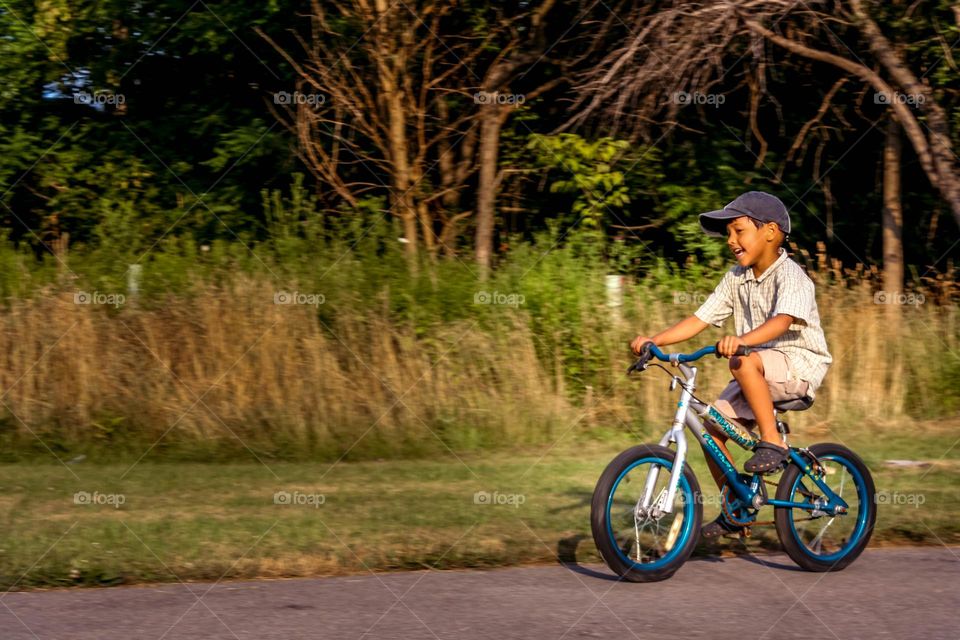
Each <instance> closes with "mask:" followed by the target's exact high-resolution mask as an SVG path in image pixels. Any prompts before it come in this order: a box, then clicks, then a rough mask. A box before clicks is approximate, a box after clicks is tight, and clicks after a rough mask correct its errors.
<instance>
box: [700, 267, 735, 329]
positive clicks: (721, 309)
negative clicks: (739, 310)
mask: <svg viewBox="0 0 960 640" xmlns="http://www.w3.org/2000/svg"><path fill="white" fill-rule="evenodd" d="M693 315H695V316H697V317H698V318H700V319H701V320H703V321H704V322H706V323H707V324H712V325H713V326H715V327H719V326H720V325H722V324H723V321H724V320H726V319H727V318H729V317H730V316H731V315H733V272H732V271H727V273H725V274H724V276H723V279H721V280H720V284H718V285H717V288H716V289H714V290H713V293H711V294H710V297H709V298H707V300H706V301H705V302H704V303H703V304H702V305H700V308H699V309H697V310H696V311H694V313H693Z"/></svg>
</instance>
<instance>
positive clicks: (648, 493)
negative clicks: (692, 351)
mask: <svg viewBox="0 0 960 640" xmlns="http://www.w3.org/2000/svg"><path fill="white" fill-rule="evenodd" d="M693 371H694V372H696V368H693ZM676 382H677V378H674V382H673V383H671V385H670V387H671V389H673V387H674V386H675V385H676ZM692 393H693V390H692V384H691V383H686V384H683V391H682V392H681V393H680V401H679V402H678V403H677V413H676V415H675V416H674V418H673V426H672V427H671V428H670V430H669V431H667V433H665V434H664V436H663V438H661V439H660V446H663V447H666V446H668V445H669V444H670V443H671V442H673V443H676V445H677V455H676V456H675V457H674V459H673V469H672V470H671V471H670V484H669V485H667V489H666V494H665V495H661V496H658V497H657V505H656V506H657V509H658V510H659V512H660V513H658V514H656V515H662V514H664V513H671V512H673V499H674V497H676V494H677V487H679V486H680V475H681V474H682V473H683V465H684V463H685V462H686V459H687V439H686V437H684V434H683V427H684V423H685V420H686V416H687V407H688V406H689V403H690V398H691V396H692ZM659 478H660V465H656V464H654V465H651V466H650V470H649V471H648V472H647V483H646V485H645V486H644V489H643V496H642V497H641V499H640V503H639V504H638V505H637V507H638V511H640V510H642V512H643V513H650V509H651V507H652V506H653V505H652V504H651V503H652V501H653V490H654V489H655V488H656V486H657V480H658V479H659ZM661 494H662V492H661Z"/></svg>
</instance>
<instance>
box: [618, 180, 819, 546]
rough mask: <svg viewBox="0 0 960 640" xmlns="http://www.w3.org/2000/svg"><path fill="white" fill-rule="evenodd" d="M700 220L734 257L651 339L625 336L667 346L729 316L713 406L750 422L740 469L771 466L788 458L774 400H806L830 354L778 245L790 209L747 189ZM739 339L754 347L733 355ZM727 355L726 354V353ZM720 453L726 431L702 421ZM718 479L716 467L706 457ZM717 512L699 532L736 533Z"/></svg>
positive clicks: (807, 290) (795, 269) (807, 287)
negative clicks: (723, 376)
mask: <svg viewBox="0 0 960 640" xmlns="http://www.w3.org/2000/svg"><path fill="white" fill-rule="evenodd" d="M700 227H701V228H702V229H703V231H704V232H705V233H706V234H707V235H709V236H714V237H724V236H726V238H727V246H728V247H730V250H731V251H732V252H733V256H734V258H735V260H736V262H737V264H736V266H734V267H733V268H731V269H730V270H729V271H728V272H727V273H726V274H725V275H724V277H723V279H722V280H721V281H720V284H719V285H717V288H716V289H715V290H714V292H713V293H712V294H711V295H710V297H709V298H707V300H706V302H704V303H703V305H702V306H701V307H700V308H699V309H697V311H696V312H695V313H694V314H693V315H692V316H690V317H689V318H686V319H684V320H681V321H680V322H678V323H677V324H675V325H673V326H672V327H670V328H669V329H666V330H664V331H661V332H660V333H658V334H656V335H655V336H653V337H652V338H648V337H645V336H638V337H637V338H636V339H634V341H633V342H632V343H631V345H630V346H631V348H632V349H633V351H634V352H635V353H639V352H640V349H641V347H642V346H643V344H644V343H646V342H653V343H654V344H656V345H657V346H666V345H671V344H675V343H677V342H683V341H684V340H689V339H690V338H692V337H693V336H695V335H697V334H698V333H700V332H701V331H703V330H704V329H706V328H707V327H708V326H709V325H711V324H712V325H714V326H717V327H719V326H721V325H722V324H723V321H724V320H726V319H727V318H729V317H730V316H731V315H732V316H733V318H734V331H735V332H736V334H735V335H728V336H726V337H724V338H722V339H721V340H720V342H719V343H718V350H719V352H720V354H721V355H723V356H725V357H727V358H729V359H730V372H731V373H732V374H733V378H734V379H733V380H732V381H731V382H730V384H729V385H727V388H726V389H724V390H723V392H722V393H721V394H720V396H719V398H718V399H717V401H716V403H714V406H716V408H717V409H718V410H719V411H720V412H721V413H723V414H725V415H728V416H731V417H734V418H737V419H738V420H740V421H741V422H747V423H748V424H749V422H750V421H755V422H756V425H757V426H759V428H760V440H761V441H760V442H759V443H758V445H757V447H756V450H755V453H754V455H753V457H752V458H750V459H749V460H747V462H746V463H745V464H744V465H743V468H744V469H745V470H746V471H747V472H749V473H768V472H771V471H776V470H777V468H778V467H779V466H780V464H781V463H782V462H783V461H784V460H785V459H786V457H787V449H786V448H785V447H783V446H782V444H781V441H780V439H779V436H778V432H777V427H776V422H775V419H774V415H773V403H774V402H780V401H783V400H791V399H796V398H803V397H807V398H809V399H811V400H812V399H813V397H814V394H815V392H816V389H817V387H819V386H820V383H821V382H822V381H823V377H824V375H825V374H826V372H827V368H828V367H829V365H830V363H831V362H832V361H833V359H832V357H831V356H830V353H829V352H828V351H827V343H826V340H825V339H824V336H823V330H822V329H821V328H820V315H819V313H818V311H817V302H816V299H815V298H814V291H813V281H812V280H810V278H809V277H807V275H806V274H805V273H804V272H803V269H802V268H801V267H800V265H798V264H797V263H796V262H794V261H793V260H791V259H790V258H788V257H787V252H786V250H785V249H783V247H782V246H781V245H782V244H783V243H784V240H785V239H786V236H787V234H789V233H790V215H789V213H787V208H786V207H785V206H784V205H783V202H781V201H780V199H779V198H777V197H775V196H772V195H770V194H769V193H764V192H763V191H748V192H747V193H744V194H742V195H740V196H739V197H738V198H737V199H736V200H734V201H733V202H731V203H730V204H728V205H727V206H725V207H724V208H723V209H721V210H719V211H711V212H709V213H703V214H700ZM741 345H748V346H751V347H755V349H754V350H753V352H752V353H751V354H750V355H749V356H734V355H733V354H734V353H735V352H736V350H737V348H738V347H740V346H741ZM731 356H732V357H731ZM707 428H708V429H709V431H710V433H711V434H712V435H713V436H714V438H716V439H717V441H718V444H719V446H720V449H721V450H722V451H723V453H724V455H726V456H727V458H728V459H729V460H730V461H731V462H733V458H732V457H731V456H730V452H729V451H727V448H726V445H725V444H724V443H725V441H726V439H727V438H726V436H725V435H724V434H723V433H721V432H720V431H719V430H717V429H716V428H715V427H714V426H713V425H712V424H709V423H708V424H707ZM707 461H708V462H709V465H710V471H711V473H712V474H713V477H714V479H715V480H716V482H717V485H718V486H720V487H721V488H722V487H723V484H724V477H723V473H722V472H721V471H720V469H719V467H717V466H716V465H715V464H714V463H713V461H712V460H710V458H709V457H708V458H707ZM739 531H740V528H739V527H737V526H735V525H733V524H732V523H730V522H728V521H727V520H726V518H724V517H723V514H722V513H721V515H720V517H719V518H717V520H715V521H714V522H712V523H710V524H708V525H706V526H704V527H703V529H702V530H701V534H702V535H703V537H705V538H715V537H717V536H721V535H725V534H728V533H734V532H739Z"/></svg>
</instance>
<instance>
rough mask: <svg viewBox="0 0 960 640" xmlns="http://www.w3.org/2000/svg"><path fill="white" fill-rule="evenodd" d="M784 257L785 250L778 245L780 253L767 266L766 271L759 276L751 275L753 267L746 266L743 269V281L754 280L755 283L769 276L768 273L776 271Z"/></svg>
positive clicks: (785, 254) (785, 256) (785, 255)
mask: <svg viewBox="0 0 960 640" xmlns="http://www.w3.org/2000/svg"><path fill="white" fill-rule="evenodd" d="M786 259H787V250H786V249H784V248H783V247H780V255H779V256H778V257H777V259H776V260H775V261H774V262H773V264H772V265H770V266H769V267H767V270H766V271H764V272H763V273H761V274H760V277H759V278H757V277H756V276H754V275H753V267H747V268H746V269H744V270H743V279H744V281H748V280H756V281H757V283H760V282H763V281H764V280H766V279H767V278H769V277H770V274H772V273H773V272H774V271H776V270H777V267H779V266H780V265H781V264H783V262H784V261H785V260H786Z"/></svg>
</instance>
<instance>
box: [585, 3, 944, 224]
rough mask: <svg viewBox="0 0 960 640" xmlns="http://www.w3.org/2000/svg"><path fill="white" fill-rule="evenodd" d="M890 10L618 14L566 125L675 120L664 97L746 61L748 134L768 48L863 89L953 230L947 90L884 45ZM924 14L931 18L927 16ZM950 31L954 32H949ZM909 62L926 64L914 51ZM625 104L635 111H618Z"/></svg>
mask: <svg viewBox="0 0 960 640" xmlns="http://www.w3.org/2000/svg"><path fill="white" fill-rule="evenodd" d="M891 10H895V8H893V9H891V8H890V7H886V6H885V5H881V4H879V3H873V4H870V5H867V4H865V3H864V1H863V0H850V1H849V2H809V3H802V2H795V1H793V0H771V1H768V0H764V1H759V0H753V1H748V2H726V1H723V2H711V3H707V4H703V3H699V2H692V1H689V0H675V1H668V2H663V3H655V4H644V5H643V6H641V7H638V8H634V9H631V10H629V12H628V15H629V18H627V21H628V22H629V24H630V25H631V33H632V34H633V35H632V37H631V38H628V39H627V40H626V41H625V42H623V43H622V44H619V45H618V46H615V47H612V48H611V49H610V51H609V53H607V54H606V55H605V56H604V58H603V59H602V60H601V62H600V63H599V64H597V65H595V66H594V67H593V68H592V69H590V70H588V71H586V72H584V73H582V74H581V75H580V77H579V82H578V87H579V90H580V96H579V98H578V101H577V103H576V107H577V110H578V112H577V115H576V116H575V117H574V118H573V119H572V120H571V123H570V124H571V125H576V124H578V123H582V122H584V121H585V120H586V119H588V118H589V117H591V116H594V115H600V114H602V115H604V116H606V118H607V119H608V122H609V123H610V127H611V128H612V129H613V130H614V131H616V129H617V128H619V127H626V128H627V129H628V130H631V131H633V132H636V131H640V130H643V129H645V128H646V127H648V126H649V125H650V123H651V120H652V119H653V118H655V117H657V116H658V115H662V114H666V115H667V117H668V118H672V117H674V116H675V114H676V112H677V110H678V101H677V100H675V99H671V98H672V97H673V96H675V95H676V94H677V92H700V93H707V92H709V91H710V90H711V87H714V86H716V85H718V84H719V83H721V82H723V80H724V78H725V77H726V76H727V75H728V74H729V73H730V70H729V69H728V68H727V67H726V66H725V65H726V64H727V63H729V64H732V65H738V64H745V63H747V62H749V65H750V66H749V68H748V71H747V72H746V73H747V75H748V76H749V86H750V90H751V92H752V93H753V94H754V95H755V96H756V98H755V99H754V100H753V102H752V105H751V109H750V113H749V117H750V119H751V126H752V128H753V129H754V131H755V132H756V131H757V127H756V112H757V109H756V103H757V102H758V101H759V97H761V96H762V95H764V94H765V87H766V75H765V74H766V73H767V72H766V69H767V68H768V64H769V63H768V59H769V58H770V56H771V53H770V52H769V51H768V47H767V46H765V45H766V44H768V43H769V44H771V45H773V46H774V48H779V49H781V50H782V51H784V52H787V53H789V54H792V55H793V56H796V57H799V58H802V59H806V60H809V61H813V62H815V63H819V64H821V65H827V66H828V67H832V68H834V69H836V70H839V71H840V72H842V73H843V74H844V75H846V76H847V77H849V78H850V79H851V80H857V81H860V82H862V83H864V84H865V85H867V86H868V87H869V88H871V89H873V91H874V92H875V96H876V101H877V102H878V103H879V104H882V105H884V106H885V108H887V109H888V110H889V111H890V112H891V116H892V117H893V118H895V119H896V120H897V122H898V123H899V124H900V126H901V127H902V128H903V130H904V132H905V134H906V136H907V139H908V140H909V141H910V144H911V146H912V148H913V150H914V152H915V153H916V155H917V158H918V159H919V161H920V164H921V166H922V167H923V170H924V172H925V174H926V176H927V178H928V179H929V181H930V183H931V185H933V186H934V188H936V189H937V190H938V191H939V193H940V194H941V197H942V198H943V199H944V201H946V203H947V204H948V205H949V206H950V208H951V211H952V212H953V214H954V218H955V219H956V221H957V223H958V224H960V174H958V172H957V169H956V163H955V155H954V152H953V140H952V137H951V132H950V130H949V120H948V118H947V117H946V109H945V107H944V106H943V102H944V101H946V100H951V99H953V97H954V96H955V94H956V87H952V88H947V89H944V88H940V89H938V88H936V87H934V86H932V84H931V82H930V80H929V79H927V78H926V76H927V74H928V73H929V72H930V71H931V70H932V69H929V68H928V70H927V71H926V72H925V73H924V74H923V75H918V74H917V72H915V71H914V70H913V69H912V68H911V65H910V62H911V60H910V59H908V57H907V54H906V53H905V49H906V46H905V43H898V42H894V41H892V40H891V39H890V38H889V37H888V36H887V35H886V34H885V33H884V31H883V30H882V29H881V27H880V25H879V23H878V21H877V18H876V15H881V16H883V17H884V18H885V19H888V20H889V19H890V18H889V16H887V15H886V14H887V12H889V11H891ZM914 10H917V11H918V12H919V11H926V12H928V15H927V16H925V17H921V16H912V17H909V18H905V19H906V20H908V21H911V22H918V23H921V24H923V25H932V24H943V18H944V17H945V16H946V15H947V14H948V12H949V11H950V8H949V4H948V3H946V2H939V3H928V4H926V5H923V6H922V7H919V8H918V5H917V4H914V5H911V6H910V8H909V9H908V13H909V12H913V11H914ZM933 15H939V16H940V18H941V20H940V21H939V22H937V21H935V20H932V19H931V17H932V16H933ZM950 15H951V17H952V14H950ZM831 24H832V25H834V26H835V28H842V30H843V31H844V35H846V36H847V37H846V38H841V37H840V36H838V35H837V34H836V33H835V32H834V30H833V29H832V28H831V27H830V26H828V25H831ZM927 29H928V30H929V29H930V27H929V26H927ZM950 31H951V33H952V34H955V33H957V30H956V28H955V27H951V29H950ZM928 35H929V34H928ZM953 39H954V38H951V40H953ZM914 57H917V58H919V59H920V60H921V62H923V63H924V64H927V60H926V59H925V58H924V57H923V56H922V55H915V56H914ZM941 58H942V56H941ZM731 59H732V62H731ZM865 60H871V61H872V62H871V63H867V62H865ZM936 64H937V63H933V65H934V66H935V65H936ZM876 68H879V69H880V70H882V72H883V74H885V75H882V74H881V73H880V72H878V71H877V70H876ZM630 105H637V107H638V108H635V109H632V110H631V109H628V108H627V107H628V106H630ZM914 106H915V109H914V108H913V107H914ZM928 123H929V124H928ZM758 135H759V134H758ZM760 141H761V151H760V154H759V158H760V160H762V158H763V155H764V150H765V141H764V140H763V139H762V137H760Z"/></svg>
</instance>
